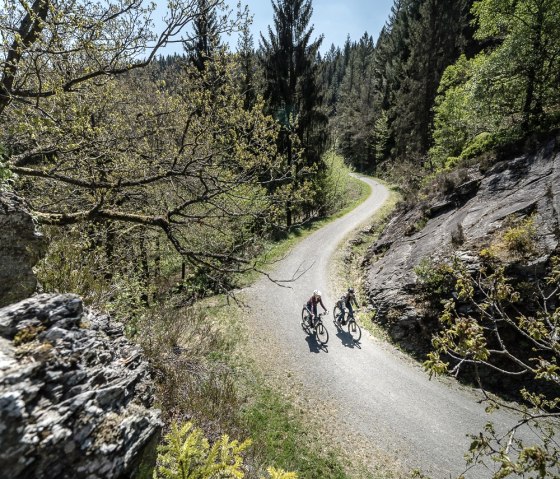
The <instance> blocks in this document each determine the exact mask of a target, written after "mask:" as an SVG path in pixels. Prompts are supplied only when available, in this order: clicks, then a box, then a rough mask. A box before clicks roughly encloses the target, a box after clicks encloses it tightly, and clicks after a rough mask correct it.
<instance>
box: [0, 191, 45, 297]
mask: <svg viewBox="0 0 560 479" xmlns="http://www.w3.org/2000/svg"><path fill="white" fill-rule="evenodd" d="M45 249H46V242H45V240H44V238H43V236H42V235H41V234H40V233H39V232H38V231H37V229H36V228H35V224H34V222H33V218H32V217H31V215H30V214H29V212H28V211H27V210H26V208H25V206H24V205H23V203H22V201H21V200H20V199H19V198H18V197H17V196H15V195H13V194H11V193H7V192H0V307H2V306H6V305H7V304H10V303H14V302H16V301H19V300H21V299H24V298H27V297H29V296H31V294H33V293H34V292H35V289H36V287H37V279H36V278H35V275H34V274H33V270H32V268H33V266H35V264H36V263H37V261H39V259H40V258H41V257H42V256H43V254H44V251H45Z"/></svg>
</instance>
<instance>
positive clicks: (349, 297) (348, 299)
mask: <svg viewBox="0 0 560 479" xmlns="http://www.w3.org/2000/svg"><path fill="white" fill-rule="evenodd" d="M352 302H354V304H355V305H356V309H358V308H359V305H358V301H357V300H356V294H355V293H354V288H348V291H347V292H346V293H344V294H343V295H342V298H340V299H339V300H338V303H337V305H338V307H339V308H340V311H341V314H340V315H339V316H338V318H337V319H338V321H340V323H341V324H346V321H345V319H344V314H345V313H346V309H347V310H348V316H347V317H351V316H354V310H353V309H352ZM345 308H346V309H345Z"/></svg>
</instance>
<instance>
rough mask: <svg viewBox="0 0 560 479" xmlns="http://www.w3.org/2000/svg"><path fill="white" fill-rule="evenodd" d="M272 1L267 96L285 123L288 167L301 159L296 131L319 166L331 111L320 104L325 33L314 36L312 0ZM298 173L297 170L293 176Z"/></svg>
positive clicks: (264, 45)
mask: <svg viewBox="0 0 560 479" xmlns="http://www.w3.org/2000/svg"><path fill="white" fill-rule="evenodd" d="M272 7H273V10H274V29H273V28H271V27H269V29H268V38H266V37H265V36H264V35H262V34H261V41H260V47H261V56H262V66H263V73H264V98H265V100H266V102H267V108H268V111H269V112H270V113H271V114H272V115H273V116H274V117H275V118H276V120H277V121H278V122H279V123H280V124H281V126H282V130H281V134H280V138H279V149H280V151H281V152H282V153H284V154H285V155H286V158H287V169H288V170H289V171H290V170H292V167H293V166H294V164H295V163H294V160H295V149H294V145H293V140H292V138H293V137H292V135H293V134H295V135H296V137H297V139H298V143H299V146H300V147H301V148H302V150H303V158H304V163H305V165H306V166H307V167H313V166H315V165H319V164H320V161H321V155H322V153H323V152H324V147H325V128H324V127H325V124H326V117H325V116H324V115H323V114H322V112H321V111H320V109H319V106H320V104H321V95H320V91H319V85H318V74H319V71H318V69H319V62H318V50H319V47H320V45H321V42H322V40H323V38H322V37H318V38H317V39H315V40H311V37H312V35H313V26H309V22H310V20H311V15H312V13H313V8H312V5H311V0H272ZM297 169H299V167H298V168H296V170H297ZM298 173H299V172H298V171H295V172H292V173H291V174H292V177H293V180H292V181H296V177H297V175H298ZM292 206H293V205H292V204H291V202H290V200H289V199H288V202H287V205H286V223H287V225H288V226H291V224H292V220H293V211H292Z"/></svg>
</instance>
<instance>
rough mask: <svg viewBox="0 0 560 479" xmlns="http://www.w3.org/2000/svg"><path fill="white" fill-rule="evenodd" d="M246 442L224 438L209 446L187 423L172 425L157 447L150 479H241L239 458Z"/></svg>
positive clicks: (202, 436)
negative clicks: (155, 462)
mask: <svg viewBox="0 0 560 479" xmlns="http://www.w3.org/2000/svg"><path fill="white" fill-rule="evenodd" d="M250 444H251V443H250V441H244V442H242V443H239V442H238V441H236V440H234V441H230V440H229V437H228V436H226V435H224V436H222V437H221V438H220V439H219V440H218V441H216V442H215V443H214V444H213V445H212V446H210V444H209V442H208V439H206V438H205V437H204V434H203V432H202V430H201V429H198V428H195V427H193V425H192V423H191V422H187V423H185V424H183V425H182V426H178V425H177V424H173V425H172V426H171V431H170V432H168V433H167V434H166V435H165V437H164V441H163V444H162V445H160V446H159V447H158V452H159V454H158V457H157V464H156V468H155V470H154V476H153V477H154V479H187V478H189V479H205V478H224V479H225V478H242V477H244V475H245V474H244V473H243V458H242V456H241V454H242V453H243V451H245V450H246V449H247V448H248V447H249V445H250Z"/></svg>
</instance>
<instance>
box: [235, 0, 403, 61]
mask: <svg viewBox="0 0 560 479" xmlns="http://www.w3.org/2000/svg"><path fill="white" fill-rule="evenodd" d="M244 3H245V4H247V5H248V6H249V10H250V11H251V13H252V14H253V17H254V18H253V25H252V32H253V35H254V37H255V45H258V39H259V38H260V35H259V32H263V33H264V34H266V32H267V31H268V25H272V23H273V22H272V4H271V2H270V0H245V2H244ZM392 5H393V0H313V16H312V17H311V23H312V24H314V26H315V30H314V32H315V34H316V35H317V36H318V35H321V34H323V35H324V37H325V38H324V40H323V45H322V48H321V50H322V51H326V50H328V49H329V48H330V46H331V44H333V43H334V45H335V46H339V47H341V48H342V46H343V45H344V42H345V41H346V36H347V35H348V34H350V38H351V39H352V40H358V39H359V38H360V37H361V36H362V35H363V33H364V32H365V31H367V32H368V33H369V34H370V35H372V36H373V39H374V41H375V40H377V37H378V36H379V32H380V31H381V28H382V27H383V25H384V24H385V21H386V20H387V19H388V18H389V13H390V12H391V6H392Z"/></svg>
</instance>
